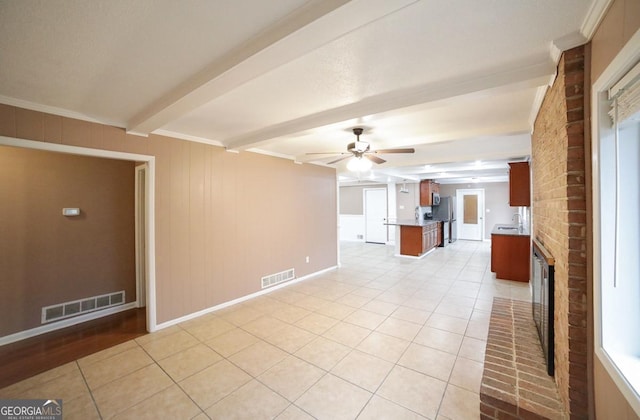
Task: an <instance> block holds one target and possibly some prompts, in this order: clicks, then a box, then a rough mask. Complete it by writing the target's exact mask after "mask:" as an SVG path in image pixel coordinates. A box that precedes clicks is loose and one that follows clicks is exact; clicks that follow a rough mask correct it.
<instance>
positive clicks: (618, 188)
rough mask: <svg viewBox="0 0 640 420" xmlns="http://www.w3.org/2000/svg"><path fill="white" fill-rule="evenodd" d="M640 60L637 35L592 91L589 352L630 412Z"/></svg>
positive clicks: (639, 311)
mask: <svg viewBox="0 0 640 420" xmlns="http://www.w3.org/2000/svg"><path fill="white" fill-rule="evenodd" d="M636 35H638V34H636ZM639 61H640V36H636V37H634V38H633V39H632V41H630V42H629V44H628V45H627V46H625V48H624V49H623V50H622V51H621V53H620V55H619V56H618V57H616V59H615V60H614V61H613V62H612V63H611V65H610V66H609V68H607V70H606V71H605V72H604V73H603V75H602V76H601V77H600V78H599V79H598V81H597V82H596V84H594V89H593V95H594V97H593V104H594V107H593V109H594V115H593V116H594V118H593V124H594V127H595V133H594V146H593V151H594V157H595V159H594V172H593V173H594V184H593V191H594V206H593V208H594V253H595V255H594V281H595V284H594V292H595V293H594V296H595V299H594V306H595V323H596V355H597V356H598V358H599V359H600V361H601V362H602V364H603V365H604V366H605V368H606V369H607V371H608V372H609V374H610V375H611V376H612V378H613V379H614V381H615V382H616V383H617V385H618V387H619V388H620V390H621V391H622V392H623V394H624V395H625V397H626V398H627V400H628V401H629V403H630V404H631V406H633V407H634V409H635V410H636V412H640V63H638V62H639ZM634 63H637V64H635V66H634Z"/></svg>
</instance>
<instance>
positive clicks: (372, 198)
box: [364, 188, 387, 244]
mask: <svg viewBox="0 0 640 420" xmlns="http://www.w3.org/2000/svg"><path fill="white" fill-rule="evenodd" d="M386 221H387V190H386V189H385V188H373V189H369V188H367V189H365V190H364V224H365V236H364V240H365V242H374V243H379V244H384V243H386V242H387V225H385V224H384V223H385V222H386Z"/></svg>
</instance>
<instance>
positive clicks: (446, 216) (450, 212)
mask: <svg viewBox="0 0 640 420" xmlns="http://www.w3.org/2000/svg"><path fill="white" fill-rule="evenodd" d="M431 209H432V213H433V214H432V218H433V220H442V221H443V222H448V223H444V224H443V225H445V226H446V225H448V228H449V229H448V232H445V233H444V236H443V238H444V237H446V236H449V242H455V241H456V239H458V232H457V231H456V198H455V197H440V204H439V205H437V206H433V207H432V208H431ZM447 233H448V235H447Z"/></svg>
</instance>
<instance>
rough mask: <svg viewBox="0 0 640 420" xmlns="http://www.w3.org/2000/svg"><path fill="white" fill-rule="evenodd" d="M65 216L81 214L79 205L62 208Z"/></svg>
mask: <svg viewBox="0 0 640 420" xmlns="http://www.w3.org/2000/svg"><path fill="white" fill-rule="evenodd" d="M62 215H63V216H80V209H79V208H77V207H65V208H63V209H62Z"/></svg>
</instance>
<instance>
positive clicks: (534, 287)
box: [531, 239, 555, 376]
mask: <svg viewBox="0 0 640 420" xmlns="http://www.w3.org/2000/svg"><path fill="white" fill-rule="evenodd" d="M532 242H533V246H532V252H531V270H532V273H531V279H532V280H531V296H532V305H531V306H532V312H533V321H534V322H535V324H536V328H537V330H538V336H539V337H540V344H541V345H542V351H543V353H544V358H545V362H546V365H547V373H548V374H549V375H550V376H553V375H554V370H555V366H554V361H553V353H554V348H553V347H554V345H553V339H554V338H553V334H554V333H553V311H554V309H553V290H554V284H553V280H554V279H553V277H554V265H555V260H554V259H553V257H552V256H551V254H549V252H548V251H547V250H546V249H545V248H544V246H542V244H541V243H540V242H538V241H537V240H536V239H534V240H533V241H532Z"/></svg>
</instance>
